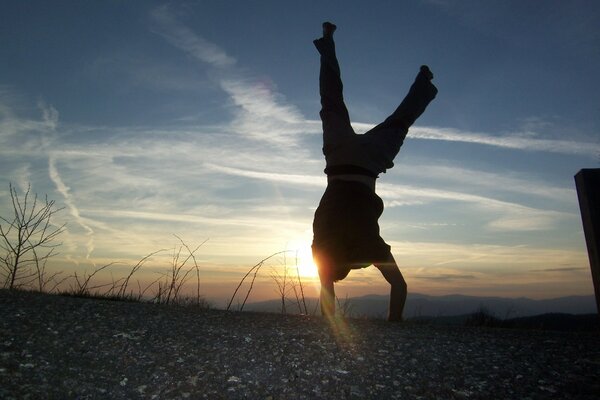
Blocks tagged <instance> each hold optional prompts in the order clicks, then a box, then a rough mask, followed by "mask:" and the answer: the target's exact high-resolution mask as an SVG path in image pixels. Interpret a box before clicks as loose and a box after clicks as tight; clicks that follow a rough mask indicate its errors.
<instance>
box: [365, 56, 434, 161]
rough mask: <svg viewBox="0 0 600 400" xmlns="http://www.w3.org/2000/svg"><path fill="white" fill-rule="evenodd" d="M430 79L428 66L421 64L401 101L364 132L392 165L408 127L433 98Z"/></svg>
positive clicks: (431, 77) (431, 76) (431, 75)
mask: <svg viewBox="0 0 600 400" xmlns="http://www.w3.org/2000/svg"><path fill="white" fill-rule="evenodd" d="M432 79H433V74H432V73H431V71H430V70H429V68H428V67H427V66H425V65H423V66H421V68H420V70H419V73H418V74H417V77H416V78H415V81H414V82H413V84H412V85H411V87H410V90H409V91H408V94H407V95H406V97H405V98H404V100H402V103H400V105H399V106H398V107H397V108H396V110H395V111H394V112H393V113H392V114H391V115H390V116H389V117H388V118H386V120H385V121H384V122H382V123H381V124H379V125H377V126H376V127H374V128H373V129H371V130H370V131H368V132H366V133H365V136H368V137H370V140H372V141H373V142H375V143H376V145H377V146H378V147H379V148H381V150H382V152H383V153H384V157H385V158H386V159H387V161H388V162H389V163H390V164H389V165H393V163H392V160H393V159H394V157H396V155H397V154H398V152H399V151H400V147H401V146H402V143H403V142H404V139H405V138H406V134H407V133H408V128H410V127H411V126H412V124H413V123H414V122H415V121H416V120H417V118H419V117H420V116H421V114H423V112H424V111H425V109H426V108H427V106H428V105H429V103H430V102H431V101H432V100H433V99H434V98H435V96H436V94H437V88H436V87H435V86H434V85H433V84H432V83H431V80H432Z"/></svg>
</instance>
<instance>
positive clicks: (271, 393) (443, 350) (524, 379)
mask: <svg viewBox="0 0 600 400" xmlns="http://www.w3.org/2000/svg"><path fill="white" fill-rule="evenodd" d="M0 318H1V320H0V398H3V399H11V398H15V399H24V398H33V399H35V398H40V399H41V398H44V399H46V398H56V399H59V398H60V399H65V398H77V399H136V398H147V399H152V398H155V399H180V398H190V399H197V398H199V399H201V398H210V399H213V398H232V399H236V398H249V399H312V398H326V399H332V398H336V399H344V398H357V399H359V398H373V399H375V398H377V399H384V398H399V399H400V398H402V399H431V398H442V399H495V398H506V399H516V398H519V399H525V398H529V399H549V398H556V399H570V398H573V399H592V398H599V397H600V346H599V345H598V339H599V338H598V335H597V334H594V333H570V332H567V333H565V332H562V333H559V332H543V331H519V330H502V329H484V328H467V327H434V326H423V325H412V324H389V323H386V322H384V321H374V320H350V321H346V323H340V324H339V325H338V327H337V328H336V329H332V328H331V327H330V326H329V325H328V324H327V323H326V322H325V321H323V320H322V319H321V318H318V317H301V316H284V315H278V314H259V313H234V312H225V311H197V310H193V309H189V308H179V307H165V306H158V305H152V304H139V303H123V302H111V301H103V300H91V299H76V298H67V297H59V296H50V295H41V294H32V293H17V294H14V293H9V292H7V291H0Z"/></svg>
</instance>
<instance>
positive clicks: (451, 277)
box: [411, 274, 476, 282]
mask: <svg viewBox="0 0 600 400" xmlns="http://www.w3.org/2000/svg"><path fill="white" fill-rule="evenodd" d="M411 278H414V279H423V280H428V281H441V282H452V281H462V280H465V279H468V280H469V279H476V277H475V275H470V274H437V275H413V276H412V277H411Z"/></svg>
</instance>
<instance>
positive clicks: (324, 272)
mask: <svg viewBox="0 0 600 400" xmlns="http://www.w3.org/2000/svg"><path fill="white" fill-rule="evenodd" d="M323 261H324V260H320V261H319V265H318V267H319V280H320V281H321V293H320V302H321V315H323V316H324V317H327V318H333V317H334V316H335V289H334V283H333V279H332V277H331V273H329V272H328V271H329V266H327V265H324V264H323Z"/></svg>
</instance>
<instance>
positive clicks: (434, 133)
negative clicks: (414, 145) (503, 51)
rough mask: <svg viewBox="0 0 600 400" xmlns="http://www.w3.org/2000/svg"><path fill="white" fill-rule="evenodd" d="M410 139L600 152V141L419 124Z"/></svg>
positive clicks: (361, 127) (362, 125) (357, 125)
mask: <svg viewBox="0 0 600 400" xmlns="http://www.w3.org/2000/svg"><path fill="white" fill-rule="evenodd" d="M352 126H353V127H354V128H355V130H356V131H357V132H366V131H367V130H369V129H371V128H373V127H374V126H375V125H373V124H366V123H360V122H356V123H353V124H352ZM408 138H409V139H418V140H438V141H444V142H460V143H472V144H479V145H486V146H494V147H500V148H506V149H512V150H523V151H539V152H548V153H559V154H574V155H583V156H592V157H596V156H597V155H598V152H600V142H599V141H596V142H577V141H574V140H550V139H541V138H537V137H536V134H535V133H532V132H519V133H513V134H505V135H491V134H487V133H482V132H469V131H462V130H459V129H455V128H441V127H431V126H419V125H415V126H413V127H411V128H410V130H409V133H408Z"/></svg>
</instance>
